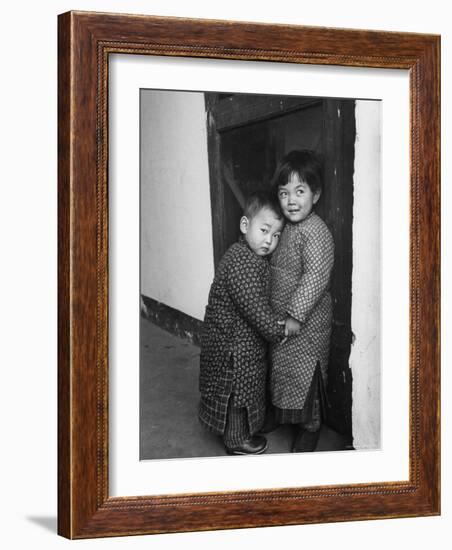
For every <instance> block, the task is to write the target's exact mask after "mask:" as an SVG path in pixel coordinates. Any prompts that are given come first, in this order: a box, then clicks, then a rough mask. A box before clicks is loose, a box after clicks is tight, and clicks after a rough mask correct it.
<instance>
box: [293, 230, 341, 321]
mask: <svg viewBox="0 0 452 550" xmlns="http://www.w3.org/2000/svg"><path fill="white" fill-rule="evenodd" d="M302 253H303V261H304V273H303V275H302V277H301V280H300V283H299V285H298V286H297V289H296V290H295V292H294V293H293V295H292V298H291V300H290V302H289V306H288V309H287V313H288V314H289V315H290V316H291V317H293V318H294V319H297V321H300V323H304V322H305V321H306V319H307V318H308V316H309V314H310V313H311V311H312V309H313V307H314V306H315V305H316V304H317V302H318V300H319V299H320V298H321V296H322V295H323V294H324V292H325V291H326V289H327V288H328V285H329V282H330V275H331V270H332V268H333V262H334V242H333V237H332V236H331V233H330V232H329V230H328V228H327V227H326V226H324V227H321V228H320V230H319V231H316V232H315V233H311V234H309V235H306V236H305V241H304V244H303V251H302Z"/></svg>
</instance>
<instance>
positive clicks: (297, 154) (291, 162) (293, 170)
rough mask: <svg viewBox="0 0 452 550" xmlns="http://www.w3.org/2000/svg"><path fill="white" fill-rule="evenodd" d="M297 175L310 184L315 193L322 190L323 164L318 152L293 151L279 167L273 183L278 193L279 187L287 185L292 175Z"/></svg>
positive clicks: (273, 189) (275, 191)
mask: <svg viewBox="0 0 452 550" xmlns="http://www.w3.org/2000/svg"><path fill="white" fill-rule="evenodd" d="M295 174H296V175H297V176H298V177H299V179H300V181H304V182H306V183H307V184H308V185H309V188H310V189H311V191H312V192H313V193H317V192H321V191H322V186H323V181H322V180H323V165H322V159H321V157H320V155H319V154H318V153H316V152H315V151H311V150H309V149H302V150H298V151H291V152H290V153H289V154H287V155H286V156H285V157H284V158H283V159H282V162H281V164H280V165H279V167H278V168H277V170H276V172H275V175H274V176H273V180H272V183H271V188H272V191H273V192H274V193H275V194H276V193H277V191H278V187H280V186H281V185H286V184H287V183H288V181H289V180H290V177H291V176H292V175H295Z"/></svg>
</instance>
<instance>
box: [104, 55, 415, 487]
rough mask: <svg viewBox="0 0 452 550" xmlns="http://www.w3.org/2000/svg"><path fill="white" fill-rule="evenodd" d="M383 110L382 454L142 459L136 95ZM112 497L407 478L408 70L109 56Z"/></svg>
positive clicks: (363, 452)
mask: <svg viewBox="0 0 452 550" xmlns="http://www.w3.org/2000/svg"><path fill="white" fill-rule="evenodd" d="M140 88H160V89H185V90H206V91H208V90H211V91H224V92H226V91H234V92H251V93H252V92H254V93H269V94H270V93H272V94H293V95H317V96H335V97H354V98H373V99H375V98H380V99H382V100H383V103H382V111H383V117H382V118H383V128H382V136H383V137H382V158H383V170H382V181H383V185H382V187H383V189H382V212H383V218H382V222H383V223H382V225H383V227H382V239H383V242H384V247H383V251H382V266H383V270H382V319H383V322H382V342H383V346H382V380H381V394H382V447H381V450H380V451H360V452H334V453H325V452H323V453H313V454H303V455H300V454H295V455H291V454H286V455H262V456H259V457H244V458H240V457H234V458H230V457H225V458H222V457H217V458H202V459H179V460H174V459H173V460H150V461H141V462H139V460H138V454H139V315H138V311H139V302H138V300H139V131H138V128H139V89H140ZM109 106H110V107H109V108H110V152H109V160H110V167H109V168H110V171H109V174H110V180H109V199H110V339H109V341H110V488H109V492H110V495H111V496H125V495H128V496H132V495H155V494H171V493H185V492H209V491H227V490H246V489H265V488H282V487H297V486H311V485H325V484H337V483H346V484H349V483H364V482H380V481H399V480H407V479H408V475H409V470H408V466H409V464H408V462H409V461H408V458H409V437H408V424H409V414H408V412H409V363H408V360H409V357H408V351H409V335H408V321H409V315H408V313H409V299H408V280H409V268H408V263H409V82H408V71H398V70H383V69H361V68H347V69H345V68H340V67H321V66H309V65H306V66H300V65H293V64H282V63H281V64H280V63H261V62H242V61H218V60H207V59H184V58H169V57H168V58H165V57H153V56H136V55H130V56H129V55H122V54H121V55H114V56H111V57H110V101H109Z"/></svg>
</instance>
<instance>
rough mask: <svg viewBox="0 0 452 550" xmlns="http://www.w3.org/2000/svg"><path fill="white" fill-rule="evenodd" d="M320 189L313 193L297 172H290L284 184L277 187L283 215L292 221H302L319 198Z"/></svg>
mask: <svg viewBox="0 0 452 550" xmlns="http://www.w3.org/2000/svg"><path fill="white" fill-rule="evenodd" d="M319 197H320V191H317V192H316V193H313V192H312V191H311V188H310V187H309V185H308V184H307V183H306V182H305V181H301V180H300V178H299V177H298V174H292V175H291V176H290V179H289V181H288V182H287V183H286V185H280V186H279V188H278V199H279V204H280V205H281V209H282V211H283V214H284V216H285V217H286V218H287V219H288V220H289V221H291V222H292V223H298V222H301V221H303V220H304V219H305V218H307V217H308V216H309V214H310V213H311V211H312V208H313V206H314V204H315V203H316V202H317V201H318V200H319Z"/></svg>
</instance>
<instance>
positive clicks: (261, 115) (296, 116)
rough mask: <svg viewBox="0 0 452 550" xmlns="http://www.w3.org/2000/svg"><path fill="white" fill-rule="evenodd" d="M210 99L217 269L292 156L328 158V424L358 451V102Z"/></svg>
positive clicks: (322, 206)
mask: <svg viewBox="0 0 452 550" xmlns="http://www.w3.org/2000/svg"><path fill="white" fill-rule="evenodd" d="M205 99H206V110H207V127H208V141H209V142H208V149H209V171H210V186H211V203H212V223H213V243H214V261H215V266H216V265H218V262H219V261H220V259H221V257H222V255H223V254H224V252H225V251H226V249H227V248H228V247H229V246H230V245H231V244H232V243H233V242H235V241H236V240H237V237H238V227H239V220H240V216H241V213H242V205H243V197H244V196H246V195H247V194H249V193H251V192H253V191H257V190H259V189H265V188H267V187H268V185H269V183H270V180H271V178H272V176H273V173H274V171H275V169H276V167H277V164H278V162H279V161H280V159H281V158H282V157H283V156H284V155H285V154H286V153H288V152H289V151H291V150H293V149H314V150H316V151H317V152H319V153H321V154H322V155H323V158H324V162H325V166H324V173H325V178H324V179H325V181H324V190H323V193H322V196H321V199H320V201H319V203H318V205H317V207H316V210H317V212H318V214H319V215H320V216H321V217H322V219H323V220H324V221H325V223H326V224H327V225H328V227H329V228H330V230H331V232H332V234H333V238H334V242H335V264H334V269H333V275H332V282H331V293H332V297H333V328H332V338H331V351H330V361H329V367H328V398H329V402H330V405H331V407H330V410H329V411H330V412H329V415H328V419H327V423H328V424H329V425H330V426H331V427H332V428H334V429H335V430H336V431H338V432H340V433H341V434H343V435H345V436H346V438H347V441H348V442H349V445H350V446H351V445H352V418H351V400H352V398H351V395H352V375H351V370H350V368H349V364H348V359H349V355H350V346H351V340H352V330H351V279H352V258H353V257H352V219H353V166H354V146H355V135H356V131H355V101H354V100H351V99H346V100H344V99H330V98H312V97H293V96H269V95H252V94H218V93H206V94H205Z"/></svg>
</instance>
